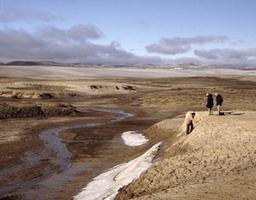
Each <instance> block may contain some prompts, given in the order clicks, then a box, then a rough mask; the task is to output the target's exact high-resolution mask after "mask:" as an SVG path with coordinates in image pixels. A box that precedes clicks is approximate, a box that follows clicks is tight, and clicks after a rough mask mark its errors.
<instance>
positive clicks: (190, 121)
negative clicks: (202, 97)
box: [185, 112, 196, 135]
mask: <svg viewBox="0 0 256 200" xmlns="http://www.w3.org/2000/svg"><path fill="white" fill-rule="evenodd" d="M195 115H196V113H195V112H187V114H186V117H185V123H186V134H187V135H188V134H189V133H191V132H192V131H193V129H194V124H193V120H194V118H195Z"/></svg>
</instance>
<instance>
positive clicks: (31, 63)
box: [5, 61, 60, 66]
mask: <svg viewBox="0 0 256 200" xmlns="http://www.w3.org/2000/svg"><path fill="white" fill-rule="evenodd" d="M5 65H15V66H23V65H27V66H28V65H29V66H33V65H60V64H59V63H56V62H52V61H12V62H8V63H5Z"/></svg>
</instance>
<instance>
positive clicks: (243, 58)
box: [194, 48, 256, 64]
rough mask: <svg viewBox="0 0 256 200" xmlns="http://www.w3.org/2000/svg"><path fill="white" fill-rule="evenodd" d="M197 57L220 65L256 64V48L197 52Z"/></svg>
mask: <svg viewBox="0 0 256 200" xmlns="http://www.w3.org/2000/svg"><path fill="white" fill-rule="evenodd" d="M194 53H195V55H196V56H198V57H200V58H203V59H206V60H208V61H211V62H212V61H214V62H218V63H231V64H253V63H254V64H255V63H256V62H255V60H256V48H249V49H228V48H225V49H211V50H195V51H194Z"/></svg>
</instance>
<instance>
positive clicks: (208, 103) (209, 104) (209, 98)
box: [206, 93, 213, 115]
mask: <svg viewBox="0 0 256 200" xmlns="http://www.w3.org/2000/svg"><path fill="white" fill-rule="evenodd" d="M206 97H207V101H206V108H207V109H208V113H209V115H211V114H212V107H213V97H212V94H209V93H207V94H206Z"/></svg>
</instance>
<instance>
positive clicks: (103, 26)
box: [0, 0, 256, 62]
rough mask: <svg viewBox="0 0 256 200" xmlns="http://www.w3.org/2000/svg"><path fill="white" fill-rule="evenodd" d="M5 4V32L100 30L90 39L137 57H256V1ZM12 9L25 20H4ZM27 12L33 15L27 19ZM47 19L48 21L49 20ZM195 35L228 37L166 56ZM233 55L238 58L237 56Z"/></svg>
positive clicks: (21, 0)
mask: <svg viewBox="0 0 256 200" xmlns="http://www.w3.org/2000/svg"><path fill="white" fill-rule="evenodd" d="M0 2H1V3H0V12H1V13H2V15H0V28H1V29H2V31H6V30H7V29H12V30H14V29H15V30H18V29H19V30H20V29H22V30H24V31H26V32H29V33H31V34H34V32H36V31H37V30H38V29H39V28H42V27H45V26H54V27H57V28H59V29H62V30H67V29H70V27H72V26H75V25H91V26H94V27H95V28H97V29H99V30H101V31H102V33H103V36H102V37H99V38H97V40H90V41H89V43H93V44H96V45H109V44H110V43H111V42H112V41H116V42H118V43H120V45H121V47H119V48H121V49H122V50H124V51H127V53H132V54H134V55H135V56H142V57H143V56H153V57H159V58H163V59H176V58H182V57H193V58H195V57H196V55H195V54H194V50H195V49H197V50H200V51H208V52H203V53H208V54H209V53H212V52H209V51H211V50H212V49H218V50H219V51H223V50H225V49H226V50H227V49H228V50H235V51H236V52H233V53H235V54H236V53H240V54H241V51H242V54H244V52H247V54H248V51H249V55H250V56H248V55H247V57H242V59H243V62H245V60H247V59H250V61H251V60H254V57H256V51H255V43H256V28H255V21H256V14H255V13H256V12H255V10H256V1H254V0H169V1H168V0H129V1H124V0H101V1H100V0H91V1H88V0H72V1H71V0H70V1H68V0H44V1H39V0H0ZM13 10H14V11H15V12H17V13H20V15H21V17H20V18H19V17H17V16H15V17H16V18H15V17H13V16H11V17H10V19H5V20H1V16H4V15H7V16H8V15H10V14H8V13H9V12H12V11H13ZM24 13H32V14H30V15H28V16H26V14H24ZM36 13H40V15H37V14H36ZM42 16H43V17H42ZM45 16H48V17H49V19H48V18H47V19H45ZM30 18H31V19H30ZM195 36H203V37H204V36H206V37H208V36H226V37H228V38H229V39H228V40H224V41H222V40H221V41H219V40H218V39H217V40H215V39H214V40H210V41H209V42H194V41H193V40H192V41H191V42H190V43H189V48H187V47H188V46H186V49H187V50H184V51H183V52H181V53H173V50H171V51H169V50H166V51H165V53H163V46H164V48H171V49H172V48H173V46H170V45H173V44H174V43H175V44H176V40H177V38H183V39H184V38H185V39H186V38H190V39H191V38H192V39H193V37H195ZM163 38H165V39H166V38H167V39H170V40H171V42H166V41H163V42H160V41H161V39H163ZM173 39H174V40H175V42H174V40H173ZM165 42H166V43H165ZM153 44H154V45H155V48H152V49H153V50H152V49H151V51H148V50H147V48H146V47H147V46H150V45H153ZM186 44H187V43H186ZM168 45H169V46H168ZM178 45H180V44H178ZM181 45H182V44H181ZM179 47H180V46H179ZM183 47H184V46H183ZM159 49H160V50H159ZM188 49H189V50H188ZM237 51H238V52H237ZM254 51H255V52H254ZM170 52H171V53H170ZM225 52H226V51H225ZM215 53H216V52H215ZM208 54H207V55H208ZM229 54H230V51H229V53H228V55H229ZM240 54H239V55H240ZM254 54H255V55H254ZM198 55H199V54H198ZM200 55H203V54H200ZM216 55H218V53H216ZM228 55H227V56H228ZM252 55H253V56H252ZM208 57H209V56H208ZM217 57H218V59H222V61H224V60H225V62H228V59H229V58H230V56H229V57H225V58H219V56H217ZM231 57H232V59H233V57H234V56H233V54H232V56H231ZM46 58H47V57H46ZM200 59H206V57H200ZM233 61H234V60H232V62H233Z"/></svg>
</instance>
